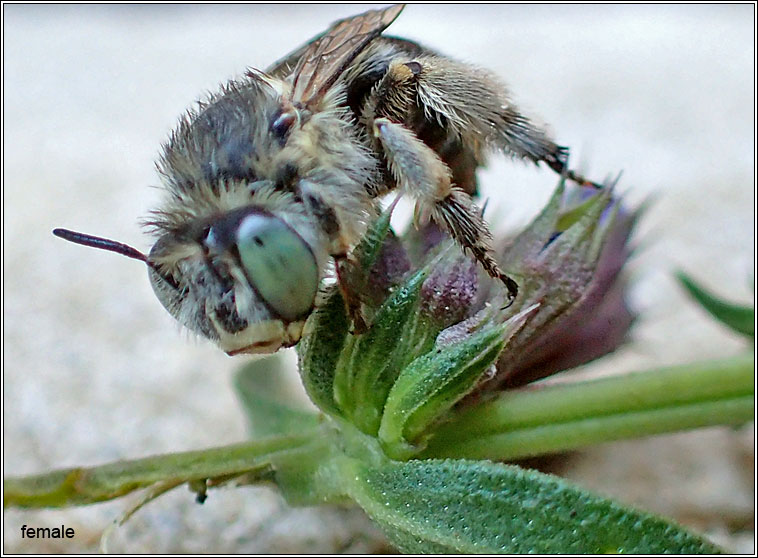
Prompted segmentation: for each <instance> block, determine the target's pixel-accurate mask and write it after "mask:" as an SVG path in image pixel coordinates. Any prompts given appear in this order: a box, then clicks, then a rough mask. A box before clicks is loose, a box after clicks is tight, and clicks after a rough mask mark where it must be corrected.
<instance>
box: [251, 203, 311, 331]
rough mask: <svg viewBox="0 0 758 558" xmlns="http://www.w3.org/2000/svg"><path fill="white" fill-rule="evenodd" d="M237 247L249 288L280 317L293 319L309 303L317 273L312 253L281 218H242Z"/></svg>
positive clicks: (263, 216)
mask: <svg viewBox="0 0 758 558" xmlns="http://www.w3.org/2000/svg"><path fill="white" fill-rule="evenodd" d="M237 248H238V250H239V255H240V260H241V261H242V265H243V267H244V268H245V272H246V273H247V276H248V277H249V279H250V281H251V282H252V286H253V288H255V290H256V291H257V292H258V294H259V295H260V296H261V298H263V300H264V301H265V302H266V303H267V304H268V305H269V306H270V307H271V309H272V310H274V311H275V312H276V313H278V314H279V315H280V316H281V317H282V318H284V319H287V320H295V319H297V318H300V317H302V316H303V315H304V314H306V313H308V311H309V310H310V309H311V307H312V306H313V301H314V299H315V297H316V291H317V290H318V284H319V273H318V265H317V264H316V259H315V257H314V256H313V252H312V251H311V249H310V248H309V247H308V245H307V244H306V243H305V241H304V240H303V239H302V238H301V237H300V235H299V234H297V233H296V232H295V231H294V230H292V229H291V228H290V227H289V226H287V224H286V223H284V221H282V220H281V219H277V218H276V217H271V216H268V215H259V214H253V215H249V216H248V217H246V218H245V219H244V220H243V221H242V222H241V223H240V225H239V227H238V229H237Z"/></svg>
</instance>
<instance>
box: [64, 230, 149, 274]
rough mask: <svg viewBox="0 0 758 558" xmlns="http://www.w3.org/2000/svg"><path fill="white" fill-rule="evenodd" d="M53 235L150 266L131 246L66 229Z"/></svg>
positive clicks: (141, 254) (144, 257) (143, 255)
mask: <svg viewBox="0 0 758 558" xmlns="http://www.w3.org/2000/svg"><path fill="white" fill-rule="evenodd" d="M53 234H54V235H55V236H57V237H58V238H62V239H63V240H68V241H69V242H73V243H74V244H81V245H82V246H89V247H90V248H99V249H101V250H108V251H109V252H116V254H121V255H122V256H126V257H127V258H133V259H135V260H139V261H141V262H145V263H146V264H147V265H150V262H148V261H147V256H145V254H143V253H142V252H140V251H139V250H137V249H136V248H132V247H131V246H127V245H126V244H122V243H121V242H116V241H115V240H109V239H107V238H100V237H99V236H92V235H89V234H84V233H80V232H76V231H70V230H68V229H54V230H53Z"/></svg>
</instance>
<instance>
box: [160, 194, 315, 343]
mask: <svg viewBox="0 0 758 558" xmlns="http://www.w3.org/2000/svg"><path fill="white" fill-rule="evenodd" d="M321 246H322V243H321V242H320V238H319V236H318V234H317V232H316V231H314V230H313V228H312V227H310V226H309V225H308V223H307V222H306V221H305V220H304V219H298V215H297V214H293V213H289V214H286V213H283V212H271V211H268V210H265V209H262V208H261V207H260V206H256V205H251V206H246V207H241V208H238V209H235V210H232V211H229V212H227V213H224V214H221V215H218V216H216V217H214V218H211V219H208V220H204V221H199V222H195V223H193V225H192V226H191V227H188V229H187V230H185V231H182V232H167V233H165V234H164V235H163V236H161V237H160V238H159V239H158V241H157V242H156V243H155V245H154V246H153V248H152V250H151V251H150V255H149V256H148V262H150V265H149V266H148V269H149V275H150V282H151V284H152V286H153V290H154V291H155V294H156V296H157V297H158V300H160V302H161V304H163V306H164V307H165V308H166V310H168V312H169V313H170V314H171V315H173V316H174V317H175V318H176V319H177V320H178V321H179V322H180V323H181V324H183V325H184V326H186V327H187V328H189V329H190V330H192V331H195V332H197V333H199V334H201V335H203V336H204V337H207V338H209V339H211V340H213V341H215V342H216V343H217V344H218V345H219V347H220V348H221V349H223V350H224V351H226V352H227V353H228V354H230V355H233V354H238V353H272V352H275V351H276V350H278V349H279V348H280V347H289V346H292V345H294V344H295V343H297V341H298V340H299V339H300V334H301V331H302V328H303V324H304V323H305V319H306V318H307V317H308V315H309V314H310V313H311V311H312V310H313V306H314V303H315V299H316V293H317V292H318V288H319V285H320V282H321V278H322V275H323V269H324V267H325V265H326V261H327V258H328V256H327V254H326V253H325V252H324V250H323V249H322V248H321Z"/></svg>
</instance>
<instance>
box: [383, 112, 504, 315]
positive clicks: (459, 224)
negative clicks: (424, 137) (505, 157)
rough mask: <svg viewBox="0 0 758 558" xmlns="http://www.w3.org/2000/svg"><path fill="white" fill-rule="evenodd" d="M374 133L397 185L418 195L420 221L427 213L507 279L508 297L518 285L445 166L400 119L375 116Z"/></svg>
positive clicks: (491, 270)
mask: <svg viewBox="0 0 758 558" xmlns="http://www.w3.org/2000/svg"><path fill="white" fill-rule="evenodd" d="M373 135H374V137H375V138H376V139H377V140H378V141H379V142H380V144H381V146H382V148H383V150H384V154H385V155H386V157H387V162H388V164H389V168H390V171H391V172H392V174H393V176H394V178H395V180H396V181H397V184H398V186H400V188H402V190H403V191H404V192H407V193H409V194H411V195H412V196H414V197H415V198H416V200H417V211H416V219H417V220H418V221H421V222H424V221H426V220H428V219H429V218H431V219H433V220H434V221H435V222H436V223H437V224H438V225H440V226H442V227H444V228H445V229H446V230H447V231H448V232H449V233H450V235H451V236H452V237H453V238H454V239H455V241H456V242H457V243H458V244H459V245H460V246H461V247H462V248H463V249H464V250H468V251H469V252H471V254H472V255H473V256H474V257H475V258H476V260H477V261H478V262H479V263H480V264H481V266H482V267H483V268H484V269H485V271H487V273H488V274H489V275H490V276H491V277H493V278H495V279H499V280H500V281H502V282H503V283H504V284H505V286H506V288H507V289H508V295H509V299H510V300H509V302H512V301H513V300H514V299H515V298H516V295H517V294H518V285H517V284H516V282H515V281H514V280H513V279H511V278H510V277H508V276H507V275H506V274H505V273H503V271H502V270H501V269H500V266H499V265H498V263H497V261H496V260H495V258H494V256H493V252H492V248H491V243H492V236H491V234H490V231H489V229H488V228H487V225H486V223H485V222H484V220H483V219H482V217H481V215H480V212H479V210H478V209H477V207H476V206H475V205H474V202H473V201H472V200H471V198H470V197H469V196H468V195H467V194H466V193H465V192H463V190H461V189H460V188H457V187H455V186H453V184H452V181H451V178H450V169H449V168H448V167H447V165H445V163H444V162H443V161H442V159H440V158H439V156H438V155H437V154H436V153H435V152H434V151H433V150H432V149H431V148H430V147H429V146H427V145H426V144H425V143H424V142H422V141H421V140H419V139H418V138H417V137H416V136H415V135H414V134H413V132H411V131H410V130H408V129H407V128H405V127H404V126H403V125H402V124H397V123H395V122H390V121H389V120H387V119H386V118H377V119H376V120H375V121H374V125H373Z"/></svg>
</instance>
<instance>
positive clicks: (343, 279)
mask: <svg viewBox="0 0 758 558" xmlns="http://www.w3.org/2000/svg"><path fill="white" fill-rule="evenodd" d="M334 268H335V270H336V272H337V286H338V287H339V290H340V293H342V299H343V300H344V301H345V311H346V312H347V315H348V318H350V321H351V323H352V324H353V329H352V331H351V332H350V333H351V334H353V335H360V334H362V333H365V332H366V331H367V330H368V325H367V324H366V320H365V318H364V317H363V311H362V310H361V296H360V290H359V289H358V288H357V285H356V284H355V283H356V275H357V274H359V273H360V272H359V271H357V268H358V266H357V264H356V263H355V262H354V261H352V260H351V259H350V256H347V255H339V256H334Z"/></svg>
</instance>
